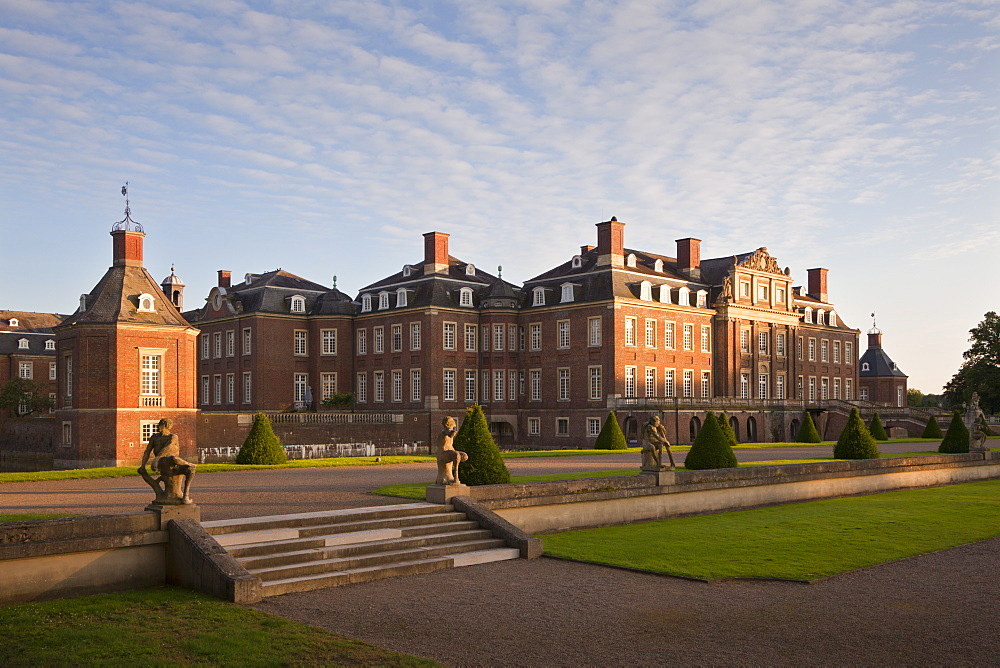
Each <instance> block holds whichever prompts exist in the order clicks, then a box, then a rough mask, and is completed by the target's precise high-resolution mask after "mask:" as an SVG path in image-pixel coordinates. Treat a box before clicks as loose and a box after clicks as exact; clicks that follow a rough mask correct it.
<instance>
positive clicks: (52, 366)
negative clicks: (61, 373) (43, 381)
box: [49, 362, 58, 380]
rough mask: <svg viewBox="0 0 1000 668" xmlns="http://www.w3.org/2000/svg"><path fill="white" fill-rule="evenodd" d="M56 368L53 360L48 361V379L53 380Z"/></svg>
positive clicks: (56, 371) (56, 372)
mask: <svg viewBox="0 0 1000 668" xmlns="http://www.w3.org/2000/svg"><path fill="white" fill-rule="evenodd" d="M57 374H58V370H57V369H56V363H55V362H49V380H55V379H56V375H57Z"/></svg>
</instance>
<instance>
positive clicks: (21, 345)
mask: <svg viewBox="0 0 1000 668" xmlns="http://www.w3.org/2000/svg"><path fill="white" fill-rule="evenodd" d="M17 348H18V350H27V349H28V339H18V340H17Z"/></svg>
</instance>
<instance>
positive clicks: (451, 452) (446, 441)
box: [435, 416, 469, 485]
mask: <svg viewBox="0 0 1000 668" xmlns="http://www.w3.org/2000/svg"><path fill="white" fill-rule="evenodd" d="M441 425H442V426H443V427H444V429H442V430H441V433H440V434H438V443H437V444H438V453H437V465H438V475H437V480H436V481H435V484H436V485H461V484H462V483H461V482H460V481H459V479H458V465H459V464H461V463H462V462H464V461H467V460H468V459H469V455H468V454H467V453H464V452H462V451H461V450H456V449H455V447H454V446H453V445H452V441H454V440H455V434H457V433H458V425H457V424H456V423H455V418H453V417H450V416H449V417H446V418H445V419H443V420H441Z"/></svg>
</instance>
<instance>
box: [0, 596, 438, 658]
mask: <svg viewBox="0 0 1000 668" xmlns="http://www.w3.org/2000/svg"><path fill="white" fill-rule="evenodd" d="M0 628H3V629H4V631H5V633H4V636H5V640H4V642H3V643H0V665H3V666H57V665H58V666H80V665H122V666H124V665H128V666H163V665H228V666H289V665H301V666H306V665H308V666H343V665H351V666H436V665H438V664H436V663H434V662H432V661H429V660H426V659H420V658H418V657H414V656H409V655H406V654H398V653H396V652H392V651H389V650H386V649H382V648H379V647H375V646H373V645H368V644H366V643H363V642H358V641H354V640H348V639H346V638H342V637H340V636H337V635H334V634H332V633H329V632H327V631H324V630H323V629H320V628H317V627H314V626H306V625H304V624H299V623H297V622H293V621H290V620H287V619H284V618H281V617H277V616H274V615H269V614H266V613H263V612H258V611H256V610H252V609H249V608H244V607H241V606H238V605H234V604H232V603H225V602H223V601H219V600H217V599H214V598H209V597H207V596H204V595H201V594H195V593H193V592H189V591H185V590H182V589H174V588H169V587H168V588H162V589H146V590H142V591H132V592H123V593H117V594H101V595H97V596H87V597H84V598H75V599H67V600H60V601H48V602H43V603H25V604H22V605H13V606H8V607H0Z"/></svg>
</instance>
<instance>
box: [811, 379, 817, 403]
mask: <svg viewBox="0 0 1000 668" xmlns="http://www.w3.org/2000/svg"><path fill="white" fill-rule="evenodd" d="M809 401H816V377H815V376H809Z"/></svg>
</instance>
